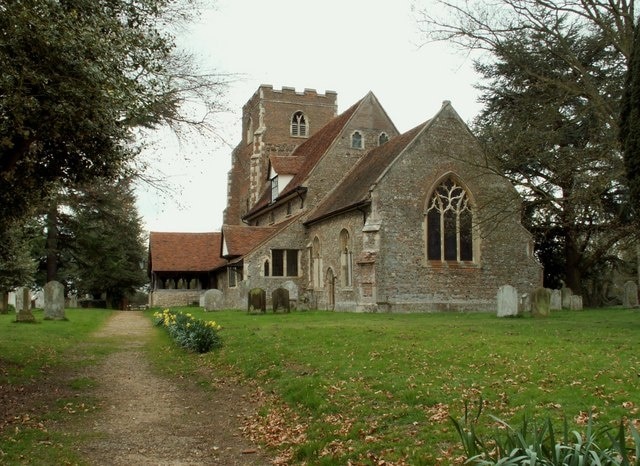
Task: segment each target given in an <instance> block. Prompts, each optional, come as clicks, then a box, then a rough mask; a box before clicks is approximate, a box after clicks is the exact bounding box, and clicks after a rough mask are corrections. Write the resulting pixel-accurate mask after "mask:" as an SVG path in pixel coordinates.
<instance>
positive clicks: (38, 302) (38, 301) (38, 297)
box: [33, 290, 44, 309]
mask: <svg viewBox="0 0 640 466" xmlns="http://www.w3.org/2000/svg"><path fill="white" fill-rule="evenodd" d="M33 300H34V301H35V305H34V307H35V308H36V309H44V290H38V291H36V293H35V294H34V296H33Z"/></svg>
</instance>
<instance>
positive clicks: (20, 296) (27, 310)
mask: <svg viewBox="0 0 640 466" xmlns="http://www.w3.org/2000/svg"><path fill="white" fill-rule="evenodd" d="M35 321H36V318H35V317H34V315H33V313H32V312H31V291H29V288H26V287H24V288H18V289H17V290H16V322H35Z"/></svg>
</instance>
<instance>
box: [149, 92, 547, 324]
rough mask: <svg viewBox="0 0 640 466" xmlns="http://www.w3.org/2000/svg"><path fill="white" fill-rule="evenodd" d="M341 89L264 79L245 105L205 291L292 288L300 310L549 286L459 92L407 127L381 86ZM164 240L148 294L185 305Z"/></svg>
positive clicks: (374, 307)
mask: <svg viewBox="0 0 640 466" xmlns="http://www.w3.org/2000/svg"><path fill="white" fill-rule="evenodd" d="M336 99H337V95H336V93H334V92H329V91H327V92H326V93H324V94H320V93H317V92H316V91H314V90H309V89H307V90H305V91H304V92H296V91H295V90H294V89H291V88H286V87H285V88H282V89H281V90H277V89H274V88H273V87H271V86H266V85H263V86H260V88H259V89H258V90H257V91H256V93H255V94H254V95H253V96H252V97H251V99H250V100H249V101H248V102H247V104H246V105H245V106H244V107H243V114H242V141H241V142H240V143H239V144H238V146H237V147H236V148H235V150H234V151H233V154H232V168H231V170H230V172H229V178H228V190H227V191H228V192H227V208H226V210H225V212H224V225H223V227H222V231H221V232H216V233H214V235H215V237H216V241H215V244H219V251H217V252H216V253H217V254H218V255H217V256H216V260H215V261H210V263H212V264H214V265H213V267H214V268H212V269H210V270H206V271H204V270H198V274H195V275H192V276H191V277H193V278H196V277H198V276H200V277H206V279H205V280H202V281H198V282H194V283H195V284H194V286H195V288H196V289H202V290H204V289H205V288H210V287H214V288H217V289H219V290H221V291H222V293H223V301H224V304H225V306H224V307H226V308H238V309H246V308H247V297H248V293H249V290H251V289H254V288H261V289H263V290H265V291H266V296H267V297H270V296H271V292H272V291H273V290H275V289H277V288H281V287H285V288H288V289H289V290H291V291H292V296H293V297H294V298H295V299H296V302H297V306H298V308H309V309H327V310H339V311H365V312H429V311H440V310H454V311H462V310H478V311H481V310H485V311H489V310H490V311H493V310H495V308H496V292H497V290H498V288H499V287H500V286H501V285H505V284H509V285H512V286H514V287H516V289H518V290H520V291H522V292H528V291H532V290H533V289H535V288H537V287H539V286H541V285H542V268H541V266H540V264H539V263H538V262H537V261H536V259H535V258H534V256H533V242H532V238H531V235H530V234H529V233H528V232H527V231H526V230H525V229H524V227H523V226H522V225H521V223H520V214H521V212H520V198H519V195H518V193H517V192H516V190H515V189H514V188H513V187H512V185H511V184H510V183H509V182H508V181H507V180H506V179H505V178H504V177H503V176H501V175H500V173H498V172H497V170H496V167H495V166H494V164H493V163H492V161H491V160H489V159H488V158H487V156H486V155H485V154H484V153H483V151H482V148H481V146H480V144H479V142H478V141H477V140H476V138H475V137H474V136H473V134H472V133H471V131H470V130H469V128H468V127H467V125H466V124H465V123H464V122H463V121H462V119H461V118H460V116H459V115H458V114H457V113H456V111H455V110H454V108H453V107H452V105H451V103H450V102H448V101H445V102H444V103H443V104H442V107H441V108H440V109H439V110H438V111H437V112H436V113H435V115H434V116H433V117H432V118H430V119H429V120H427V121H425V122H424V123H422V124H420V125H418V126H417V127H415V128H413V129H411V130H410V131H407V132H406V133H404V134H399V132H398V130H397V129H396V127H395V125H394V124H393V122H392V121H391V120H390V118H389V116H388V115H387V113H386V112H385V110H384V109H383V107H382V106H381V104H380V102H378V99H377V98H376V97H375V95H373V94H372V93H368V94H367V95H365V96H364V97H363V98H362V99H361V100H359V101H358V102H356V103H355V104H353V105H352V106H351V107H349V108H348V109H347V110H345V111H344V112H342V113H341V114H337V104H336ZM184 235H187V236H185V243H193V242H190V241H188V235H190V234H188V233H187V234H184ZM155 236H156V237H157V234H156V235H155ZM212 244H213V242H212ZM160 250H161V248H160V247H159V246H158V245H155V244H154V234H153V233H152V235H151V240H150V263H151V266H150V273H151V276H152V282H153V283H154V286H152V288H153V290H152V296H151V298H150V304H152V305H157V306H161V305H175V304H173V303H171V304H165V303H164V302H159V301H161V300H158V299H155V301H154V294H155V298H158V297H159V296H160V295H161V294H162V293H164V294H165V295H167V294H168V293H167V290H166V287H164V285H163V283H165V282H163V279H162V276H169V275H170V273H169V271H166V270H165V271H159V270H158V271H155V270H154V269H153V262H154V253H155V252H158V253H159V251H160ZM162 254H166V250H165V252H163V253H162ZM203 255H204V253H203ZM156 261H160V262H163V261H162V260H161V259H160V258H159V256H157V254H156ZM164 262H165V263H166V262H167V261H166V260H165V261H164ZM182 267H183V268H185V267H184V265H183V266H182ZM163 274H164V275H163ZM161 275H162V276H161ZM174 275H175V274H174ZM162 288H165V289H162ZM180 292H181V290H180V289H175V287H174V289H173V290H172V293H173V295H174V297H175V295H176V294H179V293H180ZM169 294H171V293H169ZM185 304H188V303H185Z"/></svg>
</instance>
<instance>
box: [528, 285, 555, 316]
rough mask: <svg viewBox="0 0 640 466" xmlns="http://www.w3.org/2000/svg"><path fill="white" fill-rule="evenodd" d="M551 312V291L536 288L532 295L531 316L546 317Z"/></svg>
mask: <svg viewBox="0 0 640 466" xmlns="http://www.w3.org/2000/svg"><path fill="white" fill-rule="evenodd" d="M550 310H551V290H549V289H547V288H536V289H535V290H534V291H533V293H531V314H533V315H534V316H543V317H546V316H548V315H549V311H550Z"/></svg>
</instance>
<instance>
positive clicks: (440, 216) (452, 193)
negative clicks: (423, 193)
mask: <svg viewBox="0 0 640 466" xmlns="http://www.w3.org/2000/svg"><path fill="white" fill-rule="evenodd" d="M426 215H427V259H428V260H436V261H472V260H473V212H472V209H471V205H470V201H469V195H468V194H467V191H466V190H465V189H464V188H463V187H462V186H461V185H460V184H459V183H457V182H456V181H455V180H454V179H453V178H452V177H448V178H446V179H445V180H444V181H443V182H442V183H440V185H438V186H437V187H436V189H435V190H434V191H433V194H432V195H431V197H430V199H429V203H428V204H427V213H426Z"/></svg>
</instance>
